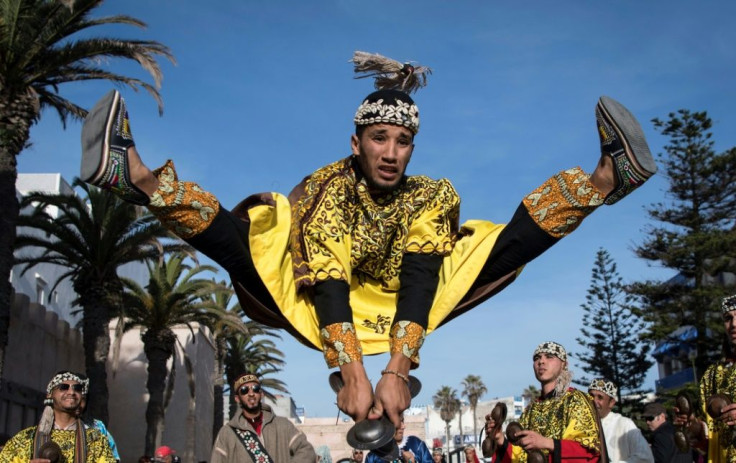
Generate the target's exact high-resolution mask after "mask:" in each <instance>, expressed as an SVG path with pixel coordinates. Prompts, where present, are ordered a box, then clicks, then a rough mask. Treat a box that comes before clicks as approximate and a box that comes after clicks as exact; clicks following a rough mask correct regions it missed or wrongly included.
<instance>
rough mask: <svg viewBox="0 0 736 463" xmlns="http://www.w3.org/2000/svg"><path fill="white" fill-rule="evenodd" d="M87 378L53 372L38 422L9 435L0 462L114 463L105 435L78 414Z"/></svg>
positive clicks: (0, 453) (62, 372) (67, 372)
mask: <svg viewBox="0 0 736 463" xmlns="http://www.w3.org/2000/svg"><path fill="white" fill-rule="evenodd" d="M88 381H89V380H87V379H82V375H79V374H76V373H73V372H70V371H61V372H59V373H57V374H56V375H54V377H53V378H51V381H50V382H49V384H48V386H46V400H45V403H46V407H44V411H43V413H42V414H41V420H40V421H39V424H38V426H32V427H30V428H26V429H24V430H22V431H20V432H19V433H18V434H16V435H15V436H13V437H12V438H11V439H10V440H9V441H8V442H7V443H6V444H5V447H3V450H2V452H0V463H27V462H29V461H30V463H57V462H58V463H115V461H116V460H115V458H114V457H113V455H112V451H111V450H110V444H109V443H108V440H107V437H106V436H104V435H103V434H102V433H101V432H100V430H99V429H97V428H96V427H94V426H85V425H84V423H83V422H82V420H80V419H79V417H78V413H77V409H78V408H79V406H80V403H81V400H82V396H83V395H85V394H87V390H88V384H89V383H88ZM54 444H56V445H54ZM58 452H60V455H59V454H58ZM52 460H55V461H52Z"/></svg>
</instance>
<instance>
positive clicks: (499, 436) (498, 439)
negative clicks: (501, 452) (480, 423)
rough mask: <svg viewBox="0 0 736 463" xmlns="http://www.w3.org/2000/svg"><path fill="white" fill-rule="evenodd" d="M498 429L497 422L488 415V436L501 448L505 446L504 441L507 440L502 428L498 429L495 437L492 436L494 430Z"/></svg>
mask: <svg viewBox="0 0 736 463" xmlns="http://www.w3.org/2000/svg"><path fill="white" fill-rule="evenodd" d="M495 427H496V422H495V421H494V420H493V418H491V414H490V413H489V414H487V415H486V435H487V436H489V437H491V439H493V440H495V441H496V444H497V445H498V446H499V447H500V446H501V445H503V441H504V439H505V437H504V435H503V431H502V430H501V426H499V427H498V430H496V434H495V435H491V434H492V433H493V431H494V428H495Z"/></svg>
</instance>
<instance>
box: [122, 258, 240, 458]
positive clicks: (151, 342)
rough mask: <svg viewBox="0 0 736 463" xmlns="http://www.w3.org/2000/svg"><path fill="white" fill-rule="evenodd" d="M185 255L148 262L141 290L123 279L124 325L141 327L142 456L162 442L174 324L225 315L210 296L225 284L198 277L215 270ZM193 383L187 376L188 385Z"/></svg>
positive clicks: (208, 323) (210, 320) (206, 323)
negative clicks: (143, 375) (144, 375)
mask: <svg viewBox="0 0 736 463" xmlns="http://www.w3.org/2000/svg"><path fill="white" fill-rule="evenodd" d="M185 258H186V256H185V255H184V254H183V253H176V254H174V255H172V256H171V257H170V258H169V260H168V261H165V260H159V261H158V262H157V263H156V264H155V265H149V270H150V279H149V281H148V285H146V287H145V289H144V288H142V287H141V286H140V285H139V284H138V283H136V282H134V281H132V280H128V279H124V282H125V288H126V292H125V293H124V294H123V301H124V303H125V304H124V306H125V313H124V314H123V317H122V318H123V320H124V330H125V331H127V330H130V329H133V328H135V327H139V328H141V340H142V341H143V352H144V353H145V354H146V358H147V359H148V380H147V381H146V388H147V389H148V393H149V399H148V405H147V406H146V442H145V454H146V455H153V452H154V449H155V448H156V447H158V446H159V445H161V442H160V440H161V435H162V433H163V425H164V414H165V412H166V405H167V403H168V400H166V397H165V396H166V395H167V394H166V389H167V378H169V379H171V376H170V375H169V372H168V369H167V366H166V364H167V362H168V360H169V359H170V358H171V357H172V356H174V355H175V353H176V342H177V337H176V334H175V333H174V331H173V328H174V327H176V326H178V325H186V326H187V327H188V328H189V329H190V330H191V331H192V333H194V327H193V324H195V323H199V324H201V325H204V326H208V327H211V326H213V325H214V323H215V321H216V320H218V319H219V318H221V317H223V316H224V314H223V313H221V311H219V310H218V308H217V306H216V304H214V303H213V301H212V300H211V299H210V297H209V296H210V295H211V294H212V293H213V292H217V291H221V290H225V289H226V288H221V287H220V286H219V285H217V284H216V283H215V282H214V281H212V280H211V279H205V278H197V275H199V274H200V273H202V272H216V271H217V269H216V268H215V267H212V266H209V265H202V266H200V265H196V266H194V267H192V266H190V265H187V264H185V263H184V260H185ZM185 364H186V363H185ZM188 373H190V372H188ZM193 386H194V385H193V381H190V389H192V388H193ZM169 390H170V388H169ZM191 397H194V391H192V390H190V400H191Z"/></svg>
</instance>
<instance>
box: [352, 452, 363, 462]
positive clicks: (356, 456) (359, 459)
mask: <svg viewBox="0 0 736 463" xmlns="http://www.w3.org/2000/svg"><path fill="white" fill-rule="evenodd" d="M353 460H355V461H357V462H358V463H360V462H362V461H363V451H362V450H360V449H353Z"/></svg>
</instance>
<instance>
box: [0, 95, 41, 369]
mask: <svg viewBox="0 0 736 463" xmlns="http://www.w3.org/2000/svg"><path fill="white" fill-rule="evenodd" d="M0 87H2V86H1V85H0ZM37 116H38V102H37V100H36V99H35V97H34V96H33V94H31V93H30V92H26V93H23V94H20V95H18V94H17V93H12V90H11V91H8V90H7V88H6V89H3V91H2V92H0V379H2V378H3V372H4V366H5V348H6V347H7V345H8V328H9V326H10V304H11V302H12V299H11V294H12V292H13V288H12V285H11V284H10V272H11V270H12V269H13V261H14V259H13V249H14V247H15V224H16V222H17V221H18V214H19V213H20V208H19V206H18V198H17V197H16V196H15V182H16V180H17V179H18V164H17V162H18V161H17V156H18V154H20V152H21V151H22V150H23V148H24V147H25V145H26V143H27V142H28V138H29V134H30V128H31V124H32V123H33V122H34V121H35V120H36V118H37Z"/></svg>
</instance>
